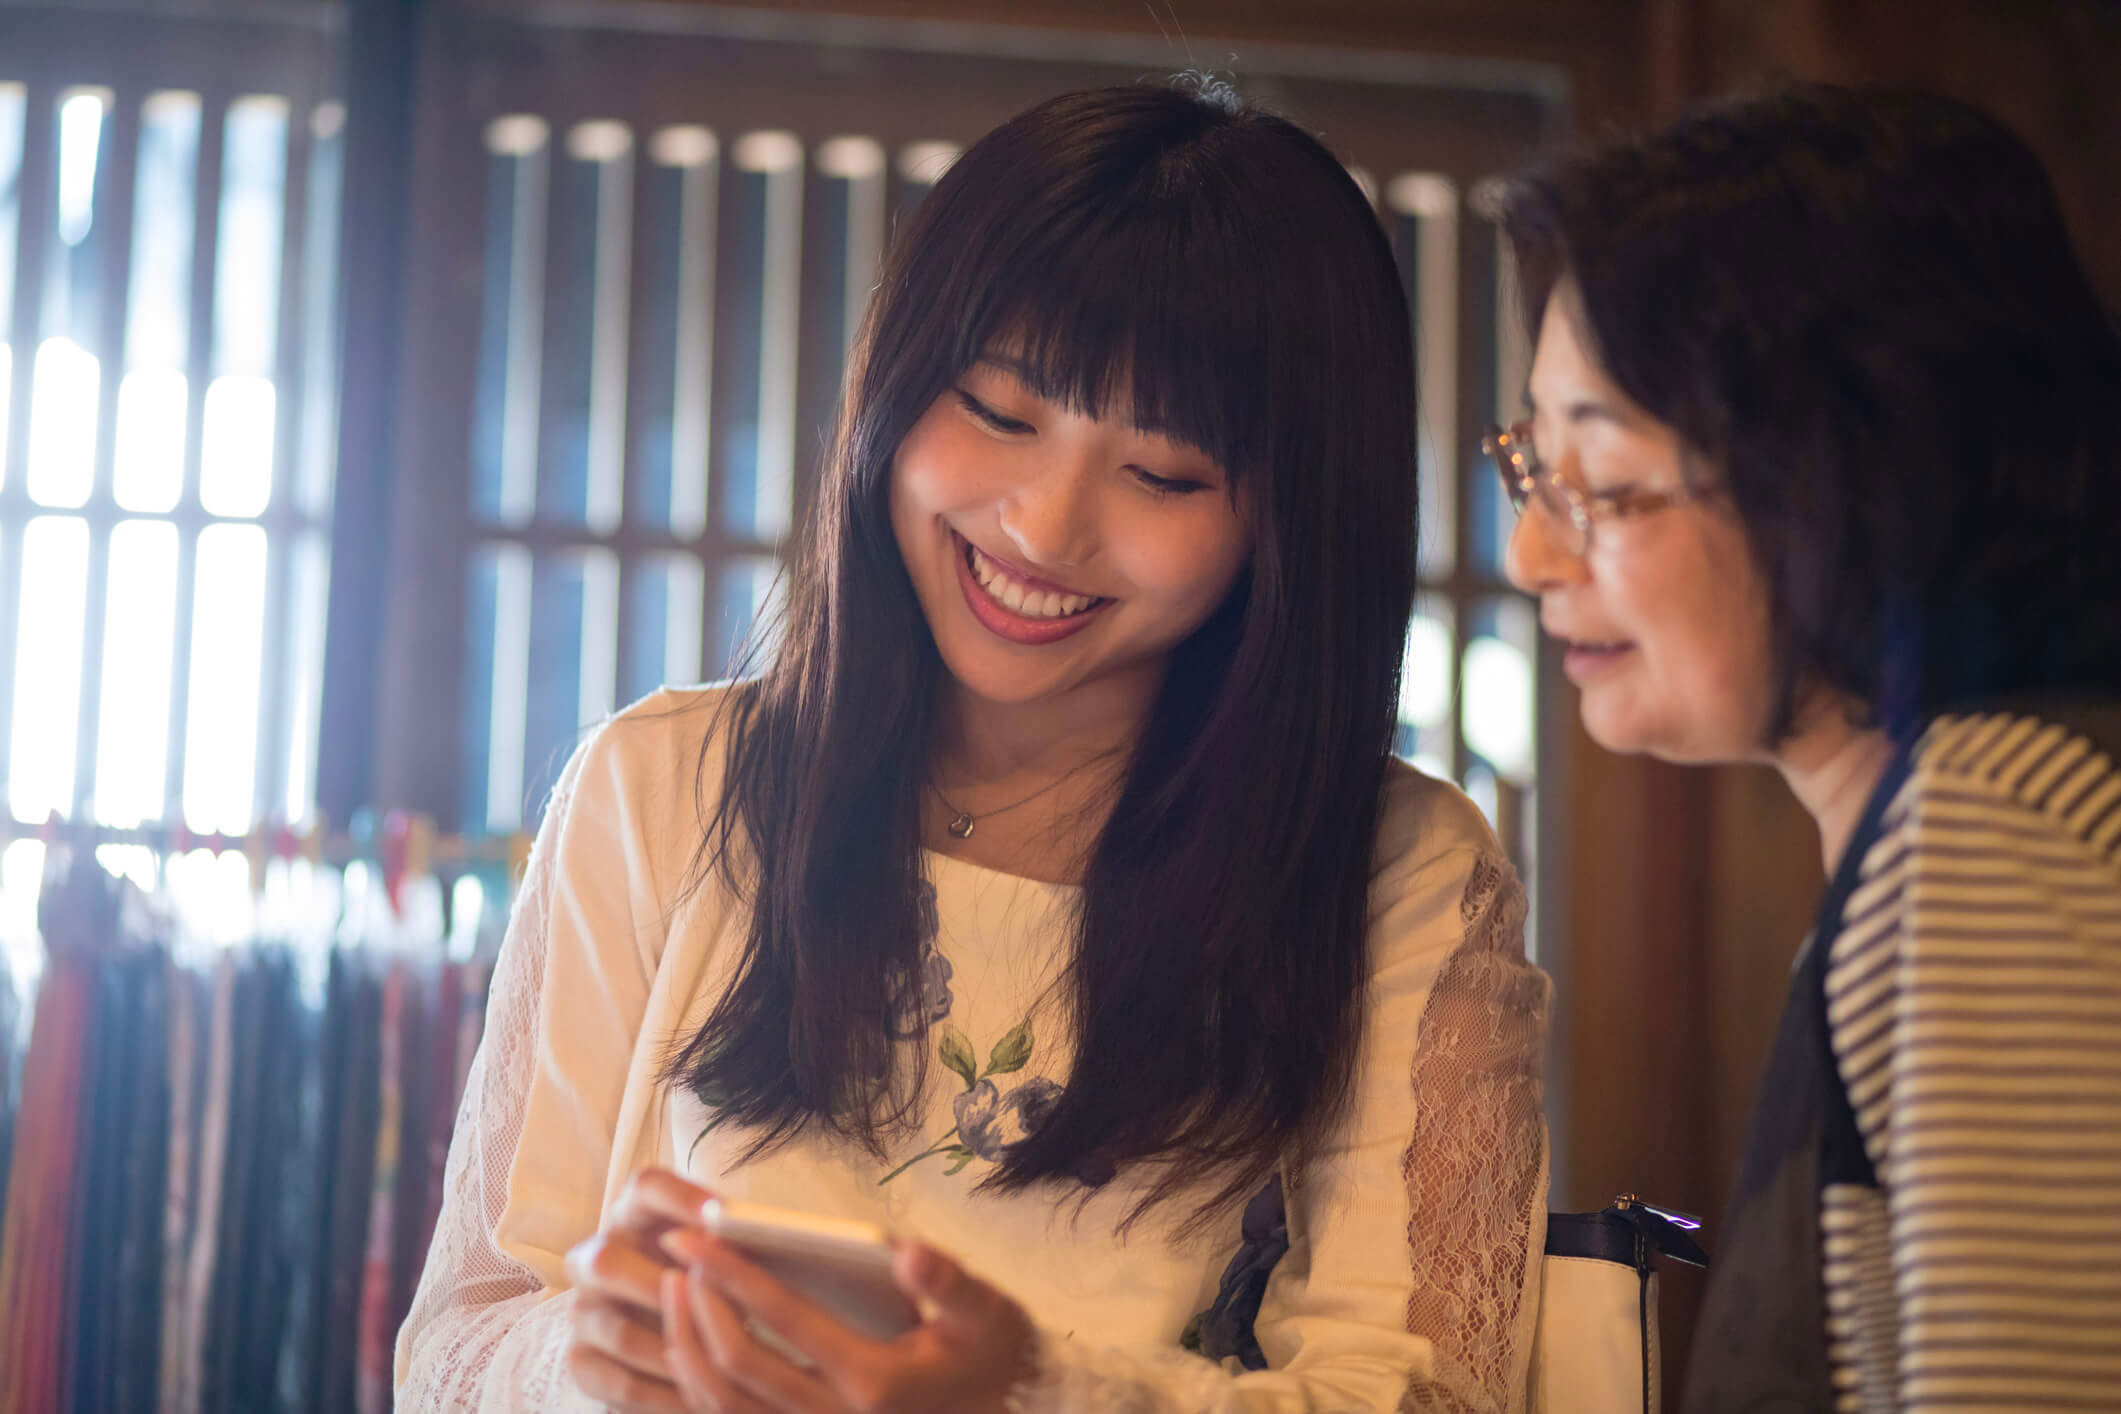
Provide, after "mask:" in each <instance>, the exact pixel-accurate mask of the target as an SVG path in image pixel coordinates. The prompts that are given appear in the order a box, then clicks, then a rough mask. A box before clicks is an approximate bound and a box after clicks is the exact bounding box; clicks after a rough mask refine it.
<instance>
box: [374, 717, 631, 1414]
mask: <svg viewBox="0 0 2121 1414" xmlns="http://www.w3.org/2000/svg"><path fill="white" fill-rule="evenodd" d="M593 742H594V738H592V745H585V746H584V747H583V748H582V750H581V751H579V752H578V753H577V754H576V757H575V759H574V760H573V761H572V762H570V763H569V765H568V768H567V770H566V772H565V773H564V774H563V776H562V777H561V781H560V784H559V786H558V787H557V788H556V789H555V791H554V794H553V797H552V800H551V803H550V805H549V806H548V808H547V810H546V815H545V820H544V823H543V825H542V827H541V828H540V829H539V831H538V838H537V842H536V844H535V845H534V846H533V848H532V850H531V855H530V862H529V866H528V868H527V870H526V871H525V874H524V879H523V883H522V885H521V887H520V888H519V889H518V891H517V898H516V904H515V911H514V913H513V915H512V916H511V917H510V919H509V924H508V931H507V937H506V940H505V941H504V942H503V944H502V946H501V950H500V955H499V957H498V958H497V959H496V961H495V965H494V973H493V982H492V987H491V991H490V993H489V996H488V1001H487V1018H486V1029H485V1033H484V1035H483V1037H482V1038H481V1040H480V1043H479V1047H478V1051H477V1054H476V1057H475V1058H474V1059H473V1061H472V1064H471V1069H470V1072H469V1076H468V1079H467V1081H466V1084H465V1089H464V1098H463V1101H462V1104H461V1105H460V1107H459V1109H458V1111H457V1120H456V1129H455V1132H454V1134H453V1135H452V1137H451V1139H450V1144H449V1158H448V1164H447V1169H446V1173H445V1186H444V1194H443V1202H442V1211H441V1216H440V1219H439V1221H438V1222H437V1224H436V1227H435V1234H434V1241H433V1245H432V1246H431V1247H430V1249H429V1251H428V1257H427V1264H426V1267H425V1269H424V1270H423V1271H422V1273H421V1277H420V1285H419V1290H418V1292H417V1293H416V1294H415V1296H414V1298H413V1303H412V1309H411V1312H410V1314H409V1315H408V1316H407V1318H406V1321H405V1324H404V1326H403V1327H402V1328H401V1329H400V1330H399V1333H398V1342H397V1358H396V1380H397V1402H396V1407H397V1408H399V1409H401V1410H421V1411H428V1410H434V1411H440V1410H451V1411H459V1410H461V1411H474V1410H476V1411H498V1410H517V1409H537V1410H562V1411H566V1410H576V1409H580V1410H585V1411H587V1410H597V1409H600V1408H601V1407H602V1406H601V1405H599V1404H596V1403H595V1402H593V1401H591V1400H589V1399H588V1398H587V1397H586V1396H584V1395H583V1394H582V1393H581V1392H580V1391H579V1390H578V1389H577V1388H576V1386H575V1384H574V1382H573V1380H572V1379H571V1378H570V1377H569V1376H568V1374H567V1370H566V1349H567V1338H568V1319H569V1316H570V1313H571V1310H572V1307H573V1304H574V1296H573V1293H572V1292H568V1291H563V1290H558V1289H557V1288H558V1287H559V1286H560V1285H561V1283H562V1280H563V1278H562V1276H561V1272H560V1263H561V1261H562V1259H563V1258H564V1255H565V1250H566V1247H567V1246H569V1245H571V1242H572V1241H574V1240H579V1239H580V1238H581V1237H586V1236H587V1235H589V1233H590V1232H592V1231H594V1229H595V1226H596V1213H597V1211H598V1206H599V1200H600V1195H601V1194H602V1192H603V1189H604V1187H605V1181H606V1169H607V1167H608V1164H609V1158H610V1147H611V1144H610V1116H609V1114H606V1113H602V1111H603V1110H605V1108H606V1105H605V1099H606V1092H610V1093H614V1094H615V1087H616V1086H617V1085H618V1084H621V1083H623V1077H624V1073H625V1062H626V1057H627V1055H628V1053H629V1051H630V1048H631V1045H632V1042H633V1032H632V1031H627V1030H624V1029H623V1017H622V1016H621V1015H618V1014H617V1013H619V1012H621V1011H622V1010H623V1008H624V1001H625V998H626V997H627V996H629V995H630V994H631V992H632V990H633V989H632V987H631V985H630V984H631V983H632V982H633V981H634V980H635V979H633V978H630V977H626V976H618V977H612V976H609V975H606V974H608V973H612V972H619V971H622V970H624V969H623V967H622V964H623V962H624V960H625V959H626V958H627V957H630V953H629V952H628V950H626V949H624V948H623V946H621V947H620V948H618V949H616V950H615V951H616V952H618V953H619V954H620V960H619V963H616V964H615V963H614V962H613V960H612V959H610V958H606V957H600V956H598V955H597V954H596V952H595V951H594V950H593V949H592V948H591V947H590V943H591V941H592V940H594V939H597V938H599V937H603V938H607V939H608V938H613V937H624V936H625V934H626V932H627V931H628V929H627V920H626V918H625V916H624V905H623V903H622V902H621V903H614V901H613V900H614V898H618V899H621V900H622V899H623V897H624V893H623V890H624V887H625V885H624V882H623V880H624V874H625V872H626V860H625V858H624V856H623V843H622V841H623V839H624V836H625V830H624V827H623V821H622V819H619V818H607V816H608V815H609V808H608V806H609V803H608V802H606V801H604V800H602V799H601V798H600V799H598V800H597V801H596V802H595V805H594V807H593V808H592V809H589V810H586V811H585V810H584V809H582V808H581V805H580V802H579V797H580V795H581V794H582V787H583V780H582V777H583V773H584V760H585V758H586V757H588V756H589V755H590V753H591V751H592V749H593ZM607 774H608V773H607ZM606 785H607V786H608V783H606ZM585 814H586V815H588V816H590V817H592V818H589V819H586V820H585V819H584V818H582V817H583V816H584V815H585ZM614 872H616V873H618V874H619V876H620V882H619V883H618V884H617V886H616V888H614V887H613V885H611V884H610V883H608V882H605V881H608V880H609V878H610V876H611V874H612V873H614ZM634 970H637V969H634ZM560 997H565V998H566V999H567V1005H566V1009H565V1011H562V1012H557V1013H556V1011H555V1007H554V1004H555V1001H556V999H557V998H560ZM600 1004H601V1005H600ZM577 1014H578V1015H580V1017H581V1024H574V1023H571V1022H570V1018H571V1017H572V1016H574V1015H577ZM556 1021H557V1022H558V1024H557V1025H556V1024H555V1023H556ZM599 1023H604V1025H602V1026H600V1025H599ZM591 1028H595V1029H599V1030H613V1031H619V1032H620V1033H621V1034H617V1035H614V1036H611V1038H610V1039H609V1040H608V1041H607V1042H605V1043H603V1048H602V1050H601V1052H600V1053H599V1054H598V1055H597V1056H596V1057H594V1058H593V1059H594V1061H595V1065H594V1067H593V1069H594V1071H595V1072H596V1074H595V1078H594V1079H593V1080H590V1079H588V1078H587V1077H586V1076H585V1077H584V1078H585V1080H586V1081H587V1083H582V1084H577V1085H571V1086H569V1087H568V1088H569V1090H571V1091H572V1092H574V1093H572V1094H570V1095H569V1097H568V1100H567V1101H563V1102H561V1103H570V1102H571V1105H570V1108H569V1109H567V1110H565V1111H562V1112H557V1113H556V1109H557V1106H556V1104H555V1101H554V1099H553V1096H552V1094H551V1093H550V1092H551V1090H552V1087H551V1086H550V1085H546V1084H544V1083H543V1080H544V1075H543V1072H544V1070H545V1069H546V1068H548V1067H551V1066H554V1065H576V1064H582V1063H583V1057H582V1055H581V1050H582V1043H581V1042H580V1041H579V1040H573V1039H570V1037H569V1033H579V1032H582V1031H586V1030H589V1029H591ZM556 1032H557V1033H560V1034H559V1035H557V1036H556V1035H555V1033H556ZM556 1049H557V1050H559V1051H560V1052H561V1054H560V1055H558V1056H557V1057H555V1054H554V1053H555V1050H556ZM614 1066H615V1067H616V1075H613V1074H612V1073H611V1072H612V1071H613V1068H614ZM541 1092H542V1093H541ZM609 1108H611V1109H614V1110H615V1108H616V1106H615V1104H612V1105H611V1106H609ZM600 1131H601V1133H602V1135H603V1141H602V1144H601V1147H600V1146H599V1145H598V1143H597V1141H596V1136H597V1134H598V1133H599V1132H600ZM526 1189H530V1190H535V1191H531V1192H528V1193H526V1191H525V1190H526ZM560 1192H564V1193H565V1194H566V1195H567V1201H558V1200H556V1199H555V1198H554V1197H553V1196H551V1195H553V1194H555V1193H560ZM526 1198H527V1200H528V1201H526ZM527 1210H535V1216H534V1218H533V1217H532V1216H528V1215H526V1212H527Z"/></svg>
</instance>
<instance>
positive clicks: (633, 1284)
mask: <svg viewBox="0 0 2121 1414" xmlns="http://www.w3.org/2000/svg"><path fill="white" fill-rule="evenodd" d="M668 1265H669V1264H668V1263H667V1262H665V1261H664V1260H663V1258H662V1257H661V1256H660V1255H659V1254H652V1253H651V1252H649V1251H644V1250H643V1249H642V1248H641V1247H640V1246H639V1245H637V1242H636V1240H635V1239H634V1238H633V1237H631V1236H630V1235H628V1234H627V1233H624V1232H616V1231H611V1230H606V1231H604V1232H600V1233H598V1234H597V1235H596V1236H594V1237H592V1238H589V1239H587V1240H586V1241H583V1242H578V1243H576V1244H575V1245H574V1246H573V1247H571V1248H569V1249H568V1252H567V1264H566V1270H567V1281H568V1284H569V1285H571V1286H573V1287H574V1288H575V1289H576V1290H578V1291H582V1292H586V1293H589V1294H591V1295H593V1296H595V1297H599V1298H603V1299H606V1300H611V1301H617V1302H621V1303H623V1304H625V1305H628V1306H631V1307H633V1308H634V1309H635V1310H637V1311H640V1312H643V1313H645V1314H647V1315H649V1316H651V1317H653V1316H654V1315H655V1314H656V1311H657V1308H658V1306H659V1305H660V1297H659V1296H658V1294H657V1283H658V1282H659V1281H660V1280H661V1279H662V1274H663V1270H664V1268H665V1267H667V1266H668Z"/></svg>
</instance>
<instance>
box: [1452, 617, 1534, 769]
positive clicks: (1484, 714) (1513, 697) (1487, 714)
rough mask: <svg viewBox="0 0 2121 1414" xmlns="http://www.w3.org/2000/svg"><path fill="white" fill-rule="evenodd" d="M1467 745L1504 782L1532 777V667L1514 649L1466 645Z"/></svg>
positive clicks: (1494, 643) (1487, 641) (1481, 642)
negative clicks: (1493, 769) (1484, 758)
mask: <svg viewBox="0 0 2121 1414" xmlns="http://www.w3.org/2000/svg"><path fill="white" fill-rule="evenodd" d="M1465 733H1466V745H1467V746H1470V747H1472V748H1473V750H1475V751H1477V752H1479V753H1480V754H1481V755H1482V756H1484V757H1486V758H1487V759H1488V761H1489V763H1490V764H1492V765H1493V766H1494V767H1495V769H1496V771H1498V772H1499V773H1500V774H1501V775H1503V776H1504V777H1505V778H1508V779H1511V780H1516V781H1523V780H1525V779H1527V778H1528V777H1530V775H1531V773H1532V662H1531V660H1530V659H1529V658H1527V657H1526V656H1525V654H1524V652H1523V650H1521V649H1519V648H1518V647H1517V646H1516V645H1515V644H1512V643H1506V642H1504V641H1503V640H1502V639H1499V638H1486V637H1482V638H1476V639H1474V640H1473V641H1472V642H1471V643H1469V644H1467V645H1466V697H1465Z"/></svg>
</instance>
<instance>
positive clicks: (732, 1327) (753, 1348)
mask: <svg viewBox="0 0 2121 1414" xmlns="http://www.w3.org/2000/svg"><path fill="white" fill-rule="evenodd" d="M673 1275H675V1274H673ZM683 1291H684V1295H685V1298H686V1315H687V1316H688V1317H689V1318H690V1319H688V1320H686V1321H685V1322H684V1325H685V1326H686V1327H687V1328H688V1329H696V1330H697V1331H698V1332H699V1333H700V1334H702V1335H704V1336H705V1343H706V1347H707V1351H708V1353H709V1354H711V1355H712V1356H713V1358H714V1364H715V1366H716V1367H717V1368H718V1369H720V1370H721V1372H722V1373H723V1374H724V1375H726V1376H727V1377H728V1378H729V1380H730V1381H731V1383H733V1384H735V1385H736V1386H737V1388H739V1389H741V1390H743V1391H744V1392H746V1393H747V1394H750V1395H752V1396H754V1397H756V1398H758V1399H759V1400H761V1401H763V1402H764V1403H765V1404H766V1405H768V1406H770V1407H771V1408H774V1409H784V1410H823V1409H825V1408H827V1407H828V1406H829V1402H830V1401H829V1400H828V1397H827V1391H826V1389H825V1386H824V1385H823V1384H822V1383H821V1382H820V1381H819V1380H818V1378H817V1376H815V1375H813V1374H811V1373H809V1372H808V1371H805V1370H801V1369H798V1368H796V1366H795V1365H794V1364H792V1363H790V1362H789V1361H788V1360H787V1359H786V1358H784V1357H783V1356H782V1355H781V1354H780V1353H779V1352H777V1351H773V1350H769V1349H768V1348H766V1346H765V1345H763V1344H762V1343H761V1342H760V1341H759V1338H758V1337H757V1336H756V1335H754V1334H753V1333H752V1332H751V1330H750V1329H749V1327H748V1326H747V1325H746V1324H745V1320H744V1317H743V1314H742V1313H741V1312H739V1311H738V1310H737V1308H736V1307H735V1306H733V1305H731V1304H730V1302H729V1299H728V1298H727V1297H725V1296H723V1295H722V1294H721V1293H720V1292H719V1291H716V1290H715V1289H714V1286H713V1284H712V1283H711V1282H709V1281H708V1280H707V1274H706V1272H705V1270H704V1269H701V1268H697V1267H696V1268H694V1269H693V1270H692V1271H691V1272H690V1273H689V1274H688V1275H687V1277H686V1278H685V1280H684V1284H683Z"/></svg>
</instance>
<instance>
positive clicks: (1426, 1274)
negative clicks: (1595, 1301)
mask: <svg viewBox="0 0 2121 1414" xmlns="http://www.w3.org/2000/svg"><path fill="white" fill-rule="evenodd" d="M1462 913H1463V916H1464V920H1465V939H1464V941H1463V942H1462V943H1460V945H1459V946H1458V947H1457V948H1456V949H1454V950H1453V951H1452V953H1451V956H1450V958H1449V960H1448V961H1446V962H1445V964H1444V967H1443V971H1442V973H1441V974H1440V975H1439V976H1438V977H1437V979H1436V981H1435V984H1434V985H1433V986H1432V987H1431V988H1430V990H1429V996H1428V1000H1427V1002H1426V1004H1425V1005H1424V1006H1423V1008H1422V1014H1421V1031H1420V1037H1419V1040H1418V1042H1417V1044H1416V1046H1415V1051H1414V1067H1413V1089H1414V1132H1413V1135H1412V1137H1411V1138H1410V1139H1409V1140H1408V1143H1407V1150H1406V1154H1405V1156H1404V1157H1403V1158H1402V1159H1401V1161H1400V1173H1401V1175H1402V1177H1404V1179H1405V1180H1406V1190H1407V1198H1408V1206H1409V1216H1408V1219H1407V1252H1408V1257H1409V1260H1410V1263H1411V1267H1412V1271H1413V1276H1414V1289H1413V1292H1412V1294H1411V1295H1410V1296H1409V1297H1408V1298H1407V1329H1409V1330H1414V1331H1423V1332H1426V1333H1427V1334H1428V1335H1429V1338H1430V1340H1431V1341H1432V1342H1433V1344H1434V1347H1435V1363H1434V1366H1433V1368H1432V1370H1431V1372H1430V1377H1429V1379H1427V1380H1425V1381H1420V1382H1417V1383H1416V1384H1415V1385H1414V1386H1413V1387H1412V1388H1411V1389H1409V1391H1408V1392H1407V1398H1406V1401H1405V1403H1404V1405H1403V1406H1402V1407H1404V1408H1407V1409H1439V1410H1449V1411H1454V1412H1455V1411H1461V1410H1463V1411H1474V1410H1498V1411H1499V1410H1520V1409H1522V1408H1523V1407H1524V1403H1525V1379H1526V1374H1527V1366H1528V1363H1529V1361H1530V1359H1531V1353H1532V1328H1533V1325H1534V1324H1535V1323H1536V1322H1537V1320H1538V1312H1539V1300H1538V1290H1537V1284H1538V1279H1539V1259H1540V1254H1541V1252H1542V1250H1543V1249H1544V1247H1545V1245H1546V1242H1545V1236H1546V1196H1547V1183H1546V1180H1547V1127H1546V1116H1545V1105H1544V1095H1543V1086H1542V1078H1543V1077H1542V1069H1541V1066H1542V1061H1543V1057H1544V1052H1545V1045H1546V1016H1547V995H1548V984H1547V978H1546V976H1545V974H1544V973H1542V972H1540V971H1539V970H1538V969H1537V968H1535V967H1533V966H1532V965H1531V964H1530V963H1529V962H1527V961H1526V960H1525V956H1524V921H1525V898H1524V889H1523V888H1522V887H1521V886H1520V885H1519V884H1518V882H1517V878H1516V875H1515V874H1514V873H1513V872H1512V871H1511V870H1510V866H1509V865H1508V864H1506V863H1503V862H1501V861H1500V860H1497V859H1494V858H1491V857H1488V856H1485V855H1483V856H1481V857H1479V858H1478V859H1476V860H1475V861H1474V865H1473V872H1472V876H1471V877H1470V878H1469V879H1468V880H1467V882H1466V892H1465V898H1464V903H1463V905H1462Z"/></svg>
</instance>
